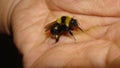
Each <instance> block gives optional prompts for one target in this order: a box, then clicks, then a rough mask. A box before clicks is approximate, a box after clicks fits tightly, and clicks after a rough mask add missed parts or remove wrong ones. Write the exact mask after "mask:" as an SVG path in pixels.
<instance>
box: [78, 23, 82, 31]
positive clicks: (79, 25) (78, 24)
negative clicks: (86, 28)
mask: <svg viewBox="0 0 120 68" xmlns="http://www.w3.org/2000/svg"><path fill="white" fill-rule="evenodd" d="M77 28H78V29H80V30H81V31H82V32H83V30H82V29H81V28H80V24H79V23H77Z"/></svg>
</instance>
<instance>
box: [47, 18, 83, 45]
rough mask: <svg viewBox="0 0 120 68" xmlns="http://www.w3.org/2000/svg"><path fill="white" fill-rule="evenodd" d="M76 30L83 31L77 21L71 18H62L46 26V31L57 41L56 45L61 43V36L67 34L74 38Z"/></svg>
mask: <svg viewBox="0 0 120 68" xmlns="http://www.w3.org/2000/svg"><path fill="white" fill-rule="evenodd" d="M74 28H78V29H80V30H81V31H83V30H82V29H81V28H80V27H79V24H78V22H77V20H76V19H74V18H72V17H70V16H61V17H59V18H58V19H57V20H56V21H54V22H52V23H50V24H48V25H46V26H45V29H46V30H45V31H50V33H51V35H52V36H53V37H54V38H55V39H56V41H55V43H57V42H58V41H59V38H60V36H61V35H62V34H63V33H64V32H67V33H69V34H70V35H71V36H73V37H74V35H73V33H72V31H73V30H74Z"/></svg>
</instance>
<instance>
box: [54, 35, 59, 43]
mask: <svg viewBox="0 0 120 68" xmlns="http://www.w3.org/2000/svg"><path fill="white" fill-rule="evenodd" d="M59 38H60V35H55V39H56V41H55V43H57V42H58V41H59Z"/></svg>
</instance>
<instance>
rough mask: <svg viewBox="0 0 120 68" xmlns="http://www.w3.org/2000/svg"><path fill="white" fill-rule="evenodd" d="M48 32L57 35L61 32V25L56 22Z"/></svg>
mask: <svg viewBox="0 0 120 68" xmlns="http://www.w3.org/2000/svg"><path fill="white" fill-rule="evenodd" d="M50 32H51V33H52V34H53V35H58V34H60V33H61V26H60V25H59V24H56V25H55V26H53V27H52V28H51V30H50Z"/></svg>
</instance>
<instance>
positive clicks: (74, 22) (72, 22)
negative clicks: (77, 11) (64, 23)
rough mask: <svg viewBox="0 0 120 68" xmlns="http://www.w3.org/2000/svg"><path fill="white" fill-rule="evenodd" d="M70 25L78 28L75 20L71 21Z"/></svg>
mask: <svg viewBox="0 0 120 68" xmlns="http://www.w3.org/2000/svg"><path fill="white" fill-rule="evenodd" d="M70 24H71V25H72V26H78V22H77V20H76V19H71V22H70Z"/></svg>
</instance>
